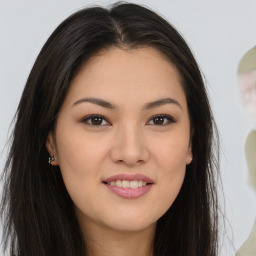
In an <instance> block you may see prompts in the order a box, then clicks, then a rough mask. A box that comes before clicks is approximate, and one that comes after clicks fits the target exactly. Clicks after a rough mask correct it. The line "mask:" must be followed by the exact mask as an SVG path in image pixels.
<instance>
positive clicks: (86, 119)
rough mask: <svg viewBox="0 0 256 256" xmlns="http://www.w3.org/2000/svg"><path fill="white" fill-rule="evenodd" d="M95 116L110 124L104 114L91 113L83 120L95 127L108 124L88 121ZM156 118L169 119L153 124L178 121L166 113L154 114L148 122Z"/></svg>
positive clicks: (166, 123)
mask: <svg viewBox="0 0 256 256" xmlns="http://www.w3.org/2000/svg"><path fill="white" fill-rule="evenodd" d="M93 118H100V119H102V120H104V121H105V122H107V123H108V124H109V123H110V122H109V121H108V120H107V119H106V118H105V117H104V116H102V115H89V116H86V117H84V118H83V119H82V120H81V122H83V123H86V124H88V125H90V126H94V127H97V126H105V125H106V124H104V125H102V124H99V125H94V124H92V123H88V121H89V120H91V121H92V119H93ZM156 118H164V119H165V120H167V122H165V124H159V125H157V124H151V125H156V126H165V125H168V124H171V123H176V120H175V119H174V118H173V117H171V116H169V115H166V114H158V115H154V116H152V117H151V119H150V120H149V121H148V122H150V121H152V120H154V119H156ZM148 122H147V123H148Z"/></svg>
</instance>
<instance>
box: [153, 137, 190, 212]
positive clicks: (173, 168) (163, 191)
mask: <svg viewBox="0 0 256 256" xmlns="http://www.w3.org/2000/svg"><path fill="white" fill-rule="evenodd" d="M174 138H175V139H174ZM188 144H189V137H187V136H186V135H185V136H184V134H183V135H182V136H178V134H177V135H176V136H173V137H172V136H170V137H169V139H165V140H163V141H162V143H159V144H158V146H157V147H155V149H154V156H155V160H156V165H157V169H158V174H157V181H158V185H159V186H158V187H157V189H158V191H157V194H158V195H160V197H159V198H158V199H157V200H158V203H159V204H158V205H161V211H162V214H164V213H165V212H166V211H167V210H168V209H169V208H170V206H171V205H172V204H173V202H174V200H175V199H176V197H177V195H178V193H179V191H180V189H181V186H182V184H183V181H184V177H185V172H186V159H187V154H188Z"/></svg>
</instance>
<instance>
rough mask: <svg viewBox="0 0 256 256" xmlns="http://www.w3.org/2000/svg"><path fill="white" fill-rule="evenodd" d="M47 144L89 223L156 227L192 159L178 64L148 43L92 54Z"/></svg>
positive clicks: (80, 216) (83, 218)
mask: <svg viewBox="0 0 256 256" xmlns="http://www.w3.org/2000/svg"><path fill="white" fill-rule="evenodd" d="M46 146H47V149H48V151H49V153H50V154H51V155H54V156H55V161H54V162H53V164H54V165H59V166H60V170H61V173H62V176H63V179H64V182H65V185H66V188H67V191H68V193H69V195H70V197H71V198H72V200H73V202H74V206H75V210H76V214H77V217H78V220H79V222H80V223H81V224H82V225H84V226H85V227H86V225H87V224H88V223H90V224H91V223H93V225H97V226H100V227H102V228H108V229H109V228H110V229H112V230H119V231H136V230H137V231H138V230H142V229H145V228H146V227H150V226H155V223H156V221H157V220H158V219H159V218H160V217H161V216H162V215H163V214H164V213H165V212H166V211H167V210H168V208H169V207H170V206H171V205H172V203H173V202H174V200H175V198H176V197H177V195H178V193H179V191H180V188H181V186H182V183H183V179H184V175H185V169H186V165H187V164H189V163H190V162H191V160H192V153H191V145H190V123H189V116H188V109H187V103H186V98H185V94H184V91H183V89H182V86H181V83H180V79H179V76H178V73H177V71H176V69H175V67H174V66H173V65H171V64H170V62H169V61H167V60H166V59H165V58H164V57H163V56H162V55H161V54H160V53H159V52H158V51H157V50H155V49H153V48H146V47H145V48H139V49H134V50H121V49H119V48H111V49H109V50H108V51H105V52H101V53H100V54H98V55H97V56H94V57H92V58H91V59H90V60H89V61H87V62H86V64H85V65H84V66H83V67H82V69H81V70H80V71H79V73H78V74H77V75H76V77H75V78H74V79H73V81H72V82H71V84H70V89H69V91H68V93H67V96H66V98H65V101H64V103H63V105H62V107H61V110H60V112H59V116H58V120H57V123H56V129H55V132H54V134H52V133H51V134H49V136H48V140H47V143H46Z"/></svg>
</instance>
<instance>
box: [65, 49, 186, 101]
mask: <svg viewBox="0 0 256 256" xmlns="http://www.w3.org/2000/svg"><path fill="white" fill-rule="evenodd" d="M180 81H181V79H180V76H179V73H178V72H177V69H176V67H175V66H174V65H173V64H172V63H171V62H170V61H169V60H167V58H166V57H165V56H164V55H163V54H162V53H160V52H159V51H158V50H156V49H154V48H151V47H141V48H136V49H130V50H126V49H125V50H124V49H119V48H116V47H113V48H110V49H108V50H104V51H101V52H99V53H98V54H97V55H94V56H93V57H91V58H90V59H89V60H88V61H87V62H86V63H85V64H84V65H83V66H82V67H81V69H80V70H79V72H78V74H77V75H76V76H75V78H74V79H73V80H72V82H71V84H70V89H69V92H68V95H67V96H68V97H67V98H68V99H70V100H73V101H74V100H75V99H74V98H77V97H82V96H84V97H85V96H92V97H93V96H97V97H103V98H104V99H106V100H110V101H112V100H115V99H116V100H117V99H118V98H119V99H120V98H122V99H123V100H124V99H130V100H131V99H132V100H135V99H138V100H141V101H143V99H145V100H146V99H147V100H155V98H163V97H166V96H168V95H169V96H170V97H176V98H179V99H180V100H181V101H184V100H185V95H184V92H183V88H182V86H181V82H180Z"/></svg>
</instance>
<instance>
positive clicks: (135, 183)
mask: <svg viewBox="0 0 256 256" xmlns="http://www.w3.org/2000/svg"><path fill="white" fill-rule="evenodd" d="M107 184H108V185H111V186H115V187H118V188H133V189H135V188H141V187H143V186H146V185H147V182H146V181H142V180H131V181H129V180H117V181H111V182H108V183H107Z"/></svg>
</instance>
